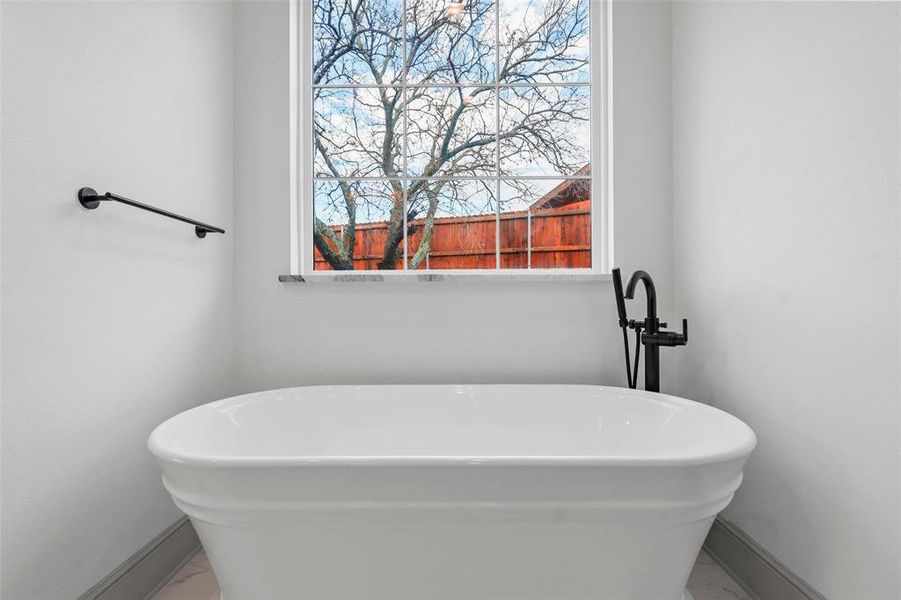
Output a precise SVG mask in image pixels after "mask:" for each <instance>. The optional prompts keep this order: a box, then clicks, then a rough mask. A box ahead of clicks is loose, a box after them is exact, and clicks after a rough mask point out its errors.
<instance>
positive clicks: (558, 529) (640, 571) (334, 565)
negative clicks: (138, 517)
mask: <svg viewBox="0 0 901 600" xmlns="http://www.w3.org/2000/svg"><path fill="white" fill-rule="evenodd" d="M559 519H560V516H559V515H558V516H557V519H555V518H553V517H549V518H548V520H547V521H546V522H544V523H535V522H532V523H529V522H523V521H521V520H518V519H511V520H509V521H506V522H505V521H485V520H476V521H472V522H461V521H453V520H451V521H446V522H434V521H433V522H425V523H424V522H409V521H406V522H393V523H385V522H382V523H378V522H352V523H340V522H337V523H336V522H334V521H323V522H305V523H303V524H299V523H278V524H271V525H270V526H266V525H261V524H259V523H257V524H255V525H254V526H253V527H241V526H238V527H234V526H232V527H222V526H218V525H212V524H209V523H203V522H196V523H195V527H196V528H197V531H198V534H199V535H200V538H201V540H202V541H203V543H204V547H205V548H206V549H207V553H208V555H209V558H210V562H211V563H212V565H213V568H214V569H215V571H216V574H217V577H218V579H219V582H220V586H221V589H222V592H223V595H224V597H227V598H229V599H234V600H252V599H254V598H266V599H267V600H360V599H362V598H365V599H366V600H492V599H497V600H501V599H510V598H517V599H518V600H585V599H587V598H590V599H592V600H690V598H691V597H690V595H686V594H685V593H684V590H685V588H684V586H685V583H686V581H687V580H688V575H689V573H690V572H691V569H692V567H693V566H694V562H695V558H696V557H697V554H698V551H699V550H700V547H701V544H702V543H703V540H704V537H705V535H706V533H707V530H708V529H709V526H710V523H711V521H712V519H704V520H703V521H700V522H693V523H687V524H682V525H675V526H672V525H671V526H670V527H665V528H659V527H658V528H648V527H641V526H640V525H639V526H638V527H636V526H635V525H636V524H635V523H632V524H630V525H631V527H622V524H619V525H617V524H611V523H605V522H591V520H587V521H586V520H578V519H576V520H572V521H569V520H565V519H563V520H559Z"/></svg>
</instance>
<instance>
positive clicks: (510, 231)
mask: <svg viewBox="0 0 901 600" xmlns="http://www.w3.org/2000/svg"><path fill="white" fill-rule="evenodd" d="M586 174H587V170H586ZM500 209H501V215H500V217H501V221H500V234H501V237H500V246H501V268H502V269H522V268H527V267H529V266H531V268H533V269H561V268H567V269H572V268H589V267H591V181H590V180H587V179H564V180H546V179H545V180H531V181H528V180H512V181H507V180H505V181H502V182H501V205H500Z"/></svg>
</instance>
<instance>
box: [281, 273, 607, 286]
mask: <svg viewBox="0 0 901 600" xmlns="http://www.w3.org/2000/svg"><path fill="white" fill-rule="evenodd" d="M610 279H611V276H610V274H607V273H584V272H583V273H549V272H534V271H532V272H528V271H524V272H521V273H508V272H505V273H497V272H487V273H472V272H468V273H453V272H448V273H390V274H385V275H383V274H380V273H348V272H343V273H336V272H334V271H328V272H321V273H312V274H309V275H279V276H278V280H279V281H280V282H281V283H359V282H380V283H381V282H390V283H394V282H398V283H400V282H403V283H409V282H427V283H433V282H441V281H502V282H507V281H572V282H593V281H610Z"/></svg>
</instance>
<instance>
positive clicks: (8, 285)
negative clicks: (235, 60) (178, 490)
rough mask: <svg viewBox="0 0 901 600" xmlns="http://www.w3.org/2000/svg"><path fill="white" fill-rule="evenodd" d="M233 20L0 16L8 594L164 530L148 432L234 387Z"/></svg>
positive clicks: (8, 6) (129, 13)
mask: <svg viewBox="0 0 901 600" xmlns="http://www.w3.org/2000/svg"><path fill="white" fill-rule="evenodd" d="M231 18H232V12H231V7H230V6H229V5H227V4H223V3H211V2H204V3H201V2H172V3H169V2H111V3H107V2H82V3H71V2H63V3H49V2H4V4H3V10H2V105H3V113H2V146H0V154H2V201H3V205H2V280H3V322H2V339H3V365H2V386H3V387H2V395H3V422H2V460H3V463H2V468H3V507H2V509H3V514H2V526H3V529H2V551H3V559H4V560H3V573H2V591H0V595H2V597H3V598H4V599H8V600H20V599H25V598H40V599H42V600H47V599H53V600H56V599H64V598H65V599H71V598H74V597H77V596H78V595H79V594H81V593H82V592H84V591H85V590H86V589H87V588H89V587H90V586H91V585H93V584H94V583H96V582H97V581H98V580H99V579H100V578H102V577H103V576H105V575H106V574H107V573H109V572H110V571H111V570H112V569H113V568H115V567H116V566H117V565H118V564H119V563H120V562H121V561H123V560H124V559H126V558H127V557H128V556H129V555H130V554H131V553H133V552H134V551H136V550H137V549H139V548H140V547H141V546H143V545H144V544H145V543H146V542H147V541H149V540H150V539H151V538H153V537H154V536H155V535H156V534H158V533H159V532H160V531H161V530H163V529H164V528H165V527H167V526H168V525H170V524H171V523H172V522H173V521H175V520H176V519H177V518H178V517H179V516H180V513H179V512H178V511H177V510H176V509H175V507H174V505H173V504H172V502H171V500H170V499H169V497H168V494H167V493H166V492H165V490H164V489H163V487H162V485H161V483H160V473H159V470H158V468H157V466H156V465H155V464H154V462H153V460H152V457H151V456H150V454H149V453H148V452H147V450H146V447H145V441H146V438H147V435H148V434H149V433H150V430H151V429H152V428H153V426H155V425H156V424H158V423H160V422H161V421H163V420H164V419H165V418H166V417H168V416H170V415H173V414H175V413H177V412H180V411H181V410H184V409H186V408H188V407H190V406H192V405H195V404H198V403H201V402H205V401H208V400H213V399H215V398H218V397H221V396H223V395H227V394H228V393H229V392H230V391H231V381H230V372H231V365H232V351H231V339H232V327H231V321H232V268H233V252H232V248H233V246H232V244H233V239H234V238H233V231H232V224H233V223H232V216H233V194H232V166H233V165H232V162H233V153H232V129H233V127H232V120H233V113H232V35H231ZM84 185H91V186H93V187H96V188H97V189H99V190H101V191H106V190H109V191H115V192H118V193H121V194H124V195H126V196H132V197H134V198H136V199H139V200H146V201H147V202H150V203H156V204H159V205H162V206H165V207H169V208H171V209H173V210H175V211H177V212H181V213H184V214H187V215H189V216H196V217H197V218H200V219H203V220H208V221H209V222H211V223H213V224H222V225H224V226H225V228H226V229H228V230H229V233H228V235H226V236H225V237H222V236H219V235H210V236H208V237H207V238H206V239H205V240H200V239H198V238H196V237H195V236H194V232H193V229H192V228H191V227H190V226H188V225H185V224H183V223H177V222H175V221H170V220H167V219H163V218H161V217H158V216H155V215H150V214H148V213H142V212H140V211H138V210H135V209H131V208H128V207H125V206H122V205H106V204H105V205H102V206H101V207H100V208H99V209H97V210H95V211H93V212H88V211H86V210H85V209H83V208H81V207H80V206H79V205H78V204H77V203H76V201H75V193H76V190H78V188H79V187H81V186H84Z"/></svg>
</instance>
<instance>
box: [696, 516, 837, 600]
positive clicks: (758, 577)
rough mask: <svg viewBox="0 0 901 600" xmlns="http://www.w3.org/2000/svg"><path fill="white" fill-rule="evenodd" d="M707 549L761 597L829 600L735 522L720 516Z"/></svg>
mask: <svg viewBox="0 0 901 600" xmlns="http://www.w3.org/2000/svg"><path fill="white" fill-rule="evenodd" d="M704 549H705V550H707V553H708V554H709V555H710V556H711V557H712V558H713V559H714V560H715V561H716V562H717V563H719V565H720V566H721V567H723V569H724V570H725V571H726V572H727V573H728V574H729V576H730V577H732V578H733V579H734V580H735V581H737V582H738V583H739V584H740V585H741V586H742V587H744V588H745V589H746V590H747V591H748V592H750V593H752V594H753V595H754V596H755V597H756V598H758V599H759V600H826V598H825V596H823V595H822V594H820V593H819V592H818V591H816V590H815V589H814V588H813V587H812V586H811V585H810V584H809V583H807V582H806V581H804V580H803V579H801V578H800V577H798V576H797V575H796V574H795V573H793V572H792V571H791V569H789V568H788V567H786V566H785V565H784V564H782V563H781V562H779V560H778V559H777V558H776V557H775V556H773V555H772V554H770V553H769V552H767V551H766V549H765V548H763V547H762V546H761V545H760V544H758V543H757V542H755V541H754V540H753V539H752V538H751V537H750V536H748V534H746V533H745V532H744V531H742V530H741V529H739V528H738V527H736V526H735V524H734V523H731V522H730V521H728V520H726V519H724V518H722V517H717V519H716V521H714V523H713V527H711V528H710V533H709V534H708V535H707V540H706V541H705V542H704Z"/></svg>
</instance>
